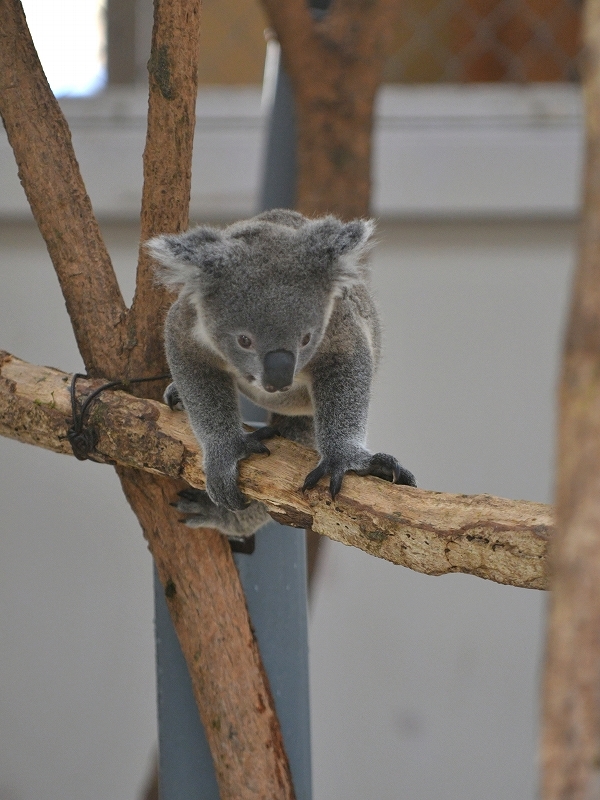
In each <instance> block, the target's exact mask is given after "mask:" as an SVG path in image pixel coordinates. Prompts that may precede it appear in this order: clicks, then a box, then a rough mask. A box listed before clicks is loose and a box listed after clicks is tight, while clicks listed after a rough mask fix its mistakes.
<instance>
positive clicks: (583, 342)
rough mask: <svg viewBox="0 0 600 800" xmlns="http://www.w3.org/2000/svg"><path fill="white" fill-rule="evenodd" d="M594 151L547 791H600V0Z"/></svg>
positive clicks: (548, 723)
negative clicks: (599, 489) (599, 633)
mask: <svg viewBox="0 0 600 800" xmlns="http://www.w3.org/2000/svg"><path fill="white" fill-rule="evenodd" d="M584 43H585V55H586V58H585V60H584V66H585V69H584V90H585V91H584V95H585V99H586V132H587V154H586V166H585V196H584V208H583V215H582V221H581V228H580V240H579V261H578V267H577V272H576V275H575V282H574V287H573V298H572V304H571V313H570V319H569V324H568V327H567V335H566V340H565V348H564V355H563V364H562V376H561V382H560V397H559V400H560V411H559V425H558V465H557V480H556V488H557V493H556V504H557V534H556V539H555V541H554V542H553V548H552V574H553V579H552V584H551V585H552V590H553V591H552V594H551V600H550V609H549V617H548V632H547V636H548V639H547V657H546V665H545V672H544V681H543V709H542V711H543V714H542V742H541V744H542V747H541V756H542V758H541V763H542V791H541V797H542V798H543V800H562V798H566V797H568V798H569V800H588V799H589V798H598V797H600V783H599V781H600V777H599V776H600V771H599V770H600V697H599V689H600V638H599V636H598V632H599V631H600V493H599V492H598V487H599V485H600V2H599V0H587V2H586V5H585V14H584Z"/></svg>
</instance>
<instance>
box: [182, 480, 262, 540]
mask: <svg viewBox="0 0 600 800" xmlns="http://www.w3.org/2000/svg"><path fill="white" fill-rule="evenodd" d="M173 505H174V506H175V508H176V509H177V510H178V511H181V513H182V514H187V515H188V516H186V518H185V519H184V520H182V521H183V522H185V524H186V525H188V526H189V527H190V528H216V529H217V530H218V531H221V533H224V534H225V535H226V536H228V537H229V538H230V539H244V538H246V537H248V536H252V534H253V533H255V532H256V531H257V530H258V529H259V528H262V526H263V525H264V524H265V523H266V522H270V521H271V517H270V516H269V514H268V512H267V509H266V508H265V506H264V505H263V504H262V503H258V502H257V501H256V500H254V501H252V502H251V503H250V505H248V506H246V508H244V509H242V510H241V511H229V509H227V508H224V507H223V506H217V505H216V504H215V503H213V501H212V500H211V499H210V497H209V496H208V493H207V492H205V491H203V490H202V489H191V488H190V489H184V490H183V491H181V492H179V500H178V501H177V502H176V503H173Z"/></svg>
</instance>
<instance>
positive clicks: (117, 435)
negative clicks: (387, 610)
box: [0, 354, 553, 589]
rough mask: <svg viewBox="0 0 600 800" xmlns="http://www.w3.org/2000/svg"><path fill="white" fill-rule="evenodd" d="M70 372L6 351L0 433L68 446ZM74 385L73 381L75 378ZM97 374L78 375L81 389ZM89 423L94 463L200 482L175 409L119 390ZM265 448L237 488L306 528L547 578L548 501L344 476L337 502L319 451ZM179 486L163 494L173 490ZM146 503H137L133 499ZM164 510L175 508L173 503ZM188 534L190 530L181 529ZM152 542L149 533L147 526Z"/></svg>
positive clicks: (537, 582) (510, 574)
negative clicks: (313, 484) (315, 481)
mask: <svg viewBox="0 0 600 800" xmlns="http://www.w3.org/2000/svg"><path fill="white" fill-rule="evenodd" d="M69 382H70V376H69V375H66V374H65V373H63V372H60V371H58V370H54V369H50V368H49V367H34V366H32V365H30V364H26V363H25V362H23V361H20V360H19V359H17V358H15V357H14V356H10V355H9V354H4V357H3V364H2V366H1V367H0V434H2V435H4V436H10V437H12V438H15V439H19V440H21V441H24V442H29V443H31V444H36V445H38V446H41V447H46V448H48V449H50V450H55V451H57V452H61V453H69V452H70V446H69V444H68V442H67V441H66V440H65V438H64V436H65V433H66V430H67V428H68V426H69V425H70V414H71V409H70V400H69V391H68V385H69ZM78 385H79V384H78ZM97 385H98V382H88V383H86V382H85V381H81V384H80V390H79V391H81V392H83V394H84V395H85V394H86V393H89V391H90V390H91V388H92V387H95V386H97ZM90 422H91V423H92V424H93V425H94V426H95V428H96V429H97V432H98V433H99V441H98V445H97V447H96V455H95V456H94V457H95V458H97V459H98V460H100V461H105V462H107V463H115V462H116V463H118V464H121V465H123V466H126V467H135V468H137V469H142V470H145V471H148V472H151V473H155V474H159V475H164V476H168V477H171V478H182V479H184V480H185V481H186V482H187V483H188V484H190V485H192V486H196V487H198V488H204V486H205V480H204V473H203V471H202V468H201V456H200V453H199V449H198V443H197V441H196V439H195V437H194V435H193V433H192V431H191V429H190V427H189V425H188V422H187V419H186V417H185V414H183V412H173V411H170V410H169V409H168V408H167V406H165V405H164V404H162V403H158V402H156V401H153V400H143V399H139V398H133V397H131V396H130V395H127V394H125V393H124V392H112V391H111V392H105V393H104V394H102V395H101V396H100V397H99V398H98V400H97V401H95V405H94V407H93V410H92V413H91V416H90ZM269 447H270V449H271V455H270V456H268V457H264V456H254V457H252V458H250V459H248V460H246V461H244V462H242V464H241V469H240V486H241V488H242V490H243V491H244V493H245V494H246V495H247V496H248V497H251V498H253V499H256V500H261V501H262V502H264V503H265V504H266V505H267V507H268V509H269V511H270V513H271V514H272V515H273V516H274V517H275V518H276V519H278V520H280V521H281V522H284V523H286V524H290V525H295V526H296V527H302V528H312V529H313V530H315V531H317V532H318V533H321V534H324V535H325V536H328V537H329V538H331V539H334V540H335V541H338V542H342V543H344V544H348V545H352V546H354V547H358V548H360V549H361V550H364V551H365V552H367V553H370V554H372V555H375V556H378V557H380V558H384V559H387V560H388V561H392V562H393V563H395V564H401V565H403V566H406V567H410V568H411V569H414V570H417V571H419V572H425V573H428V574H430V575H441V574H444V573H449V572H466V573H470V574H472V575H478V576H479V577H482V578H487V579H489V580H493V581H496V582H498V583H506V584H511V585H513V586H521V587H527V588H532V589H544V588H547V585H548V575H547V559H546V551H547V546H548V541H549V537H550V535H551V532H552V527H553V517H552V510H551V509H550V508H549V507H548V506H545V505H543V504H541V503H532V502H527V501H523V500H519V501H515V500H505V499H502V498H498V497H490V496H489V495H474V496H467V495H450V494H442V493H438V492H426V491H422V490H419V489H411V488H408V487H403V486H392V485H391V484H389V483H387V482H386V481H382V480H379V479H377V478H360V477H358V476H356V475H348V476H346V478H345V480H344V485H343V488H342V491H341V492H340V494H339V495H338V497H337V498H336V500H335V501H332V500H331V498H330V497H329V493H328V490H327V488H326V487H325V486H321V485H319V486H318V487H317V488H316V489H314V490H312V491H311V492H308V493H306V494H302V492H301V491H300V489H299V487H300V486H301V485H302V483H303V480H304V477H305V476H306V474H307V473H308V472H309V471H310V469H312V468H313V467H314V465H315V461H316V458H317V456H316V453H314V452H313V451H311V450H308V449H306V448H304V447H301V446H300V445H297V444H295V443H293V442H289V441H286V440H285V439H280V438H277V439H274V440H272V442H270V443H269ZM175 491H176V489H175V487H173V488H172V496H171V499H175ZM141 508H142V509H143V506H142V507H141ZM169 515H170V519H171V520H175V519H177V517H178V515H177V514H176V513H175V512H174V511H173V510H172V509H170V510H169ZM188 535H189V536H193V534H191V533H189V532H188ZM147 536H148V538H149V540H150V542H151V536H149V534H148V532H147Z"/></svg>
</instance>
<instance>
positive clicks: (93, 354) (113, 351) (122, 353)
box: [0, 0, 293, 800]
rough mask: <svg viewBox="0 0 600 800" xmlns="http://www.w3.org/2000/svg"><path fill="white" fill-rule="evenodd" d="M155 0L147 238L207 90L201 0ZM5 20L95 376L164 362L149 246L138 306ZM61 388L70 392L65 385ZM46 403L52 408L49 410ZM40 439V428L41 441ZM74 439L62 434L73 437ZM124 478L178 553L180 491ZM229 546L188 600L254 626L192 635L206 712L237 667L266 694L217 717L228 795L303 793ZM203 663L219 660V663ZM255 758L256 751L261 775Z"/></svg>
mask: <svg viewBox="0 0 600 800" xmlns="http://www.w3.org/2000/svg"><path fill="white" fill-rule="evenodd" d="M154 7H155V23H154V30H153V43H152V55H151V58H150V63H149V66H150V103H149V122H148V138H147V145H146V150H145V153H144V192H143V199H142V239H144V238H147V237H148V236H151V235H153V234H155V233H163V232H169V231H177V230H181V229H183V228H185V227H186V226H187V221H188V203H189V193H190V174H191V157H192V140H193V131H194V124H195V98H196V91H197V86H196V83H197V80H196V79H197V63H198V57H197V56H198V41H199V13H200V0H155V3H154ZM0 19H2V25H1V26H0V112H1V113H2V116H3V119H4V123H5V126H6V129H7V131H8V135H9V140H10V142H11V145H12V146H13V149H14V152H15V156H16V159H17V163H18V167H19V175H20V177H21V181H22V183H23V186H24V188H25V191H26V193H27V196H28V199H29V202H30V205H31V207H32V211H33V214H34V216H35V218H36V221H37V223H38V225H39V227H40V230H41V232H42V234H43V236H44V238H45V240H46V244H47V246H48V249H49V252H50V255H51V257H52V260H53V263H54V266H55V269H56V272H57V274H58V277H59V280H60V284H61V288H62V291H63V295H64V297H65V300H66V304H67V309H68V311H69V315H70V317H71V320H72V323H73V327H74V330H75V334H76V338H77V342H78V345H79V349H80V352H81V354H82V357H83V360H84V363H85V365H86V368H87V370H88V372H89V373H90V374H92V375H104V376H106V377H111V378H115V379H122V378H124V377H128V376H130V377H137V376H142V375H156V374H159V373H162V372H165V371H166V370H165V363H164V355H163V345H162V325H161V317H162V315H163V313H164V309H165V307H166V305H167V304H168V299H167V296H166V294H165V293H164V291H162V290H160V291H159V290H158V289H156V288H154V287H153V286H152V275H151V268H150V263H149V261H148V259H147V258H146V256H145V254H144V253H143V252H142V253H141V255H140V263H139V267H138V277H137V286H136V296H135V299H134V303H133V306H132V309H131V311H129V312H127V310H126V308H125V305H124V303H123V299H122V297H121V294H120V291H119V288H118V284H117V281H116V278H115V275H114V272H113V269H112V265H111V263H110V259H109V257H108V254H107V252H106V248H105V247H104V244H103V242H102V238H101V236H100V233H99V229H98V225H97V222H96V219H95V217H94V215H93V211H92V208H91V204H90V201H89V198H88V196H87V194H86V192H85V187H84V185H83V182H82V180H81V175H80V173H79V169H78V166H77V161H76V159H75V156H74V153H73V148H72V145H71V138H70V132H69V129H68V126H67V124H66V121H65V120H64V117H63V116H62V113H61V112H60V109H59V107H58V104H57V103H56V100H55V98H54V96H53V95H52V92H51V91H50V88H49V86H48V83H47V81H46V79H45V76H44V74H43V71H42V68H41V66H40V63H39V60H38V58H37V54H36V52H35V48H34V46H33V42H32V40H31V36H30V35H29V31H28V29H27V25H26V22H25V17H24V14H23V10H22V8H21V4H20V2H19V0H0ZM62 388H63V389H64V384H63V387H62ZM146 390H147V392H154V393H156V392H159V391H160V388H159V387H157V386H156V385H154V387H153V386H152V384H150V385H146ZM55 394H56V397H57V398H58V396H59V394H60V392H58V391H57V392H56V393H55ZM13 399H14V398H13ZM63 399H64V397H63ZM44 402H47V403H48V405H47V406H44V405H43V403H44ZM57 407H58V406H57V405H56V404H55V403H54V400H53V399H52V396H49V398H47V399H46V400H45V401H40V403H38V406H37V408H38V410H39V411H42V410H44V409H45V410H46V411H48V412H51V413H52V412H55V411H56V409H57ZM95 413H97V412H95ZM42 417H43V414H42V415H41V416H39V417H38V419H39V420H40V421H41V419H42ZM63 422H64V420H63ZM63 427H64V425H63ZM36 437H37V434H35V435H34V439H35V438H36ZM40 443H41V439H40ZM64 444H65V441H64V440H62V441H61V442H60V446H61V447H62V446H64ZM138 466H141V465H138ZM120 477H121V480H122V484H123V488H124V490H125V492H126V494H127V496H128V497H129V498H130V500H131V502H132V505H133V506H134V507H135V509H136V510H137V511H139V513H140V518H141V521H142V524H143V525H151V524H152V525H155V524H157V522H158V521H159V520H160V521H161V522H162V523H163V524H164V527H163V528H162V529H161V531H160V534H159V537H160V539H161V541H162V542H163V545H164V549H165V551H166V550H169V549H170V548H172V550H173V554H175V553H176V552H178V551H177V547H178V542H177V539H176V538H175V537H174V535H173V532H172V531H173V528H172V525H171V524H170V523H169V522H168V520H169V514H170V513H172V510H171V509H170V507H168V504H166V500H165V496H166V494H168V493H169V489H168V487H167V485H166V483H165V480H164V479H161V478H159V477H157V476H156V475H149V474H145V475H143V476H135V474H134V473H133V471H132V470H125V471H123V470H121V471H120ZM140 487H143V492H142V490H141V489H140ZM175 491H176V483H174V482H172V483H171V486H170V496H171V497H172V496H174V494H175ZM143 493H145V494H146V496H152V497H154V498H155V500H156V502H157V503H159V502H161V503H162V504H163V505H162V506H161V507H157V508H155V509H154V510H153V511H154V514H155V516H154V518H153V520H149V518H148V516H147V514H146V513H145V512H144V513H142V510H143V509H142V499H141V498H142V495H143ZM153 531H154V528H152V530H149V529H148V528H145V532H146V534H147V536H148V538H149V539H151V538H152V536H153ZM155 538H156V537H155ZM222 546H223V545H222V542H221V540H220V538H219V539H218V538H216V537H215V536H214V535H213V536H212V537H211V536H209V535H207V537H205V539H204V547H203V549H202V550H199V551H197V552H196V555H197V556H198V557H201V558H203V559H204V560H205V561H206V563H207V565H208V564H209V562H211V560H215V561H218V560H219V559H220V561H219V563H220V572H218V573H217V572H216V571H215V570H214V569H213V570H211V569H210V568H208V566H207V568H206V569H204V564H203V563H198V564H197V565H196V571H195V572H194V574H193V575H192V574H191V573H190V574H189V575H188V573H185V574H186V575H188V577H189V580H190V581H191V582H192V583H191V585H190V586H189V587H188V591H189V598H190V602H192V598H198V597H201V596H202V595H203V593H208V595H211V594H215V595H219V593H220V592H221V593H223V592H228V593H229V599H228V602H225V601H223V604H222V606H223V608H225V607H228V608H229V609H230V613H231V614H232V618H234V619H236V620H237V623H236V624H237V625H238V627H237V628H236V631H238V630H239V631H241V632H242V633H241V634H240V636H238V635H237V634H236V635H233V636H231V637H224V638H222V639H221V640H220V641H219V645H220V646H219V647H216V646H214V642H213V643H212V644H211V643H210V642H208V641H207V642H204V639H203V637H204V629H203V628H202V627H201V628H200V629H199V630H198V631H197V639H196V640H195V642H193V641H192V639H191V637H189V636H188V637H186V638H184V640H183V641H182V649H183V652H184V655H185V657H186V661H187V663H188V667H189V670H190V673H191V674H192V677H193V680H194V682H195V683H196V684H199V683H202V682H203V681H207V680H209V678H210V676H207V675H206V673H202V672H201V671H200V662H199V661H198V658H197V651H198V641H199V640H200V641H202V642H203V644H202V645H201V649H202V648H204V647H206V650H207V652H209V653H210V654H211V657H212V658H213V659H214V660H213V661H212V662H211V663H210V667H209V669H210V672H211V673H212V672H214V673H215V675H218V676H221V678H220V679H219V680H218V681H217V682H216V683H213V688H215V687H217V685H218V688H219V689H220V691H222V692H223V693H224V694H223V695H222V696H220V697H218V698H217V695H216V693H215V692H216V688H215V691H212V692H207V693H206V694H205V695H203V697H204V699H205V701H206V702H207V704H208V703H214V704H215V707H214V708H211V707H210V706H207V707H205V708H203V709H201V710H200V711H201V714H202V715H203V716H204V717H205V718H208V719H216V718H217V717H219V716H220V714H221V709H222V707H223V706H227V707H228V708H230V709H231V708H234V707H235V704H236V702H237V699H238V691H237V687H236V686H235V684H234V682H233V680H232V679H231V677H230V676H229V675H228V671H229V669H230V666H231V664H237V663H238V660H239V663H243V664H245V665H246V667H247V668H248V669H249V670H251V671H252V674H251V675H247V676H246V677H245V684H244V686H245V687H246V688H248V686H249V685H250V684H251V685H252V686H253V687H255V688H256V692H255V693H254V694H252V693H250V694H249V695H248V696H247V698H246V703H247V705H245V706H242V707H241V708H242V710H241V712H240V713H242V714H243V719H244V722H243V724H244V725H250V722H249V720H250V718H251V717H252V716H254V718H255V719H254V723H255V727H254V728H249V734H246V733H244V732H239V731H238V735H237V737H236V736H233V737H232V736H230V733H231V730H230V728H229V727H228V726H227V725H222V726H221V727H219V726H215V727H214V728H213V729H212V730H211V731H210V732H209V733H210V735H209V742H210V745H211V752H212V755H213V759H214V761H215V769H216V773H217V777H218V780H219V782H220V786H219V789H220V794H221V798H222V800H234V798H235V800H246V798H247V800H258V799H259V798H261V800H262V798H265V800H267V798H269V800H270V798H273V797H282V798H286V797H292V796H293V788H292V786H291V781H290V773H289V767H288V763H287V759H286V756H285V753H284V752H283V748H282V747H281V746H280V743H281V737H280V734H279V732H278V730H279V729H278V722H277V719H276V717H275V716H274V712H272V706H269V703H268V697H269V689H268V683H267V681H266V677H265V674H264V670H262V667H261V666H260V662H259V659H258V655H257V653H255V654H254V656H255V657H254V656H253V659H249V658H248V657H246V656H244V652H243V651H248V648H249V645H248V636H249V634H248V631H250V622H249V619H248V614H247V610H246V608H245V604H244V601H243V594H242V590H241V588H240V585H239V576H238V574H237V571H236V569H235V565H234V564H233V561H232V560H231V559H229V560H228V561H227V560H223V559H222V558H221V556H220V555H219V553H220V551H221V550H222ZM164 558H166V556H164ZM173 558H174V561H173V562H172V566H173V570H172V574H171V579H172V580H173V581H175V580H176V578H175V577H173V576H175V575H177V572H176V568H177V567H178V566H179V567H181V569H182V570H184V568H185V565H184V564H183V563H178V562H177V558H176V557H175V555H173ZM163 574H164V570H163ZM210 581H217V582H218V583H217V584H213V583H210ZM176 585H177V584H176ZM192 613H193V612H192V610H191V608H190V609H188V611H187V612H186V615H184V616H185V618H186V619H188V618H190V616H189V615H191V614H192ZM242 619H245V623H244V625H245V627H244V626H243V625H242V623H241V622H240V620H242ZM186 624H187V623H186ZM240 626H242V627H240ZM242 629H243V630H242ZM244 631H245V632H244ZM244 637H245V638H244ZM202 663H203V664H204V668H205V669H206V668H207V667H206V662H202ZM197 696H199V695H198V694H197ZM265 721H267V722H268V725H269V726H270V734H269V737H270V738H269V737H265V735H262V734H261V735H262V738H259V742H260V743H261V744H266V745H267V746H265V747H263V748H262V750H261V749H260V748H257V747H253V748H252V750H251V751H248V752H245V751H244V747H245V746H246V745H247V744H248V742H249V737H251V734H252V731H255V730H256V725H258V727H259V728H260V726H261V725H263V726H264V724H265ZM236 730H237V728H236ZM259 751H260V752H259ZM249 760H251V761H252V768H251V770H250V771H248V761H249ZM249 776H250V777H251V780H252V784H251V785H250V784H249V783H248V780H249ZM236 781H239V785H238V784H236ZM273 787H278V788H277V791H273Z"/></svg>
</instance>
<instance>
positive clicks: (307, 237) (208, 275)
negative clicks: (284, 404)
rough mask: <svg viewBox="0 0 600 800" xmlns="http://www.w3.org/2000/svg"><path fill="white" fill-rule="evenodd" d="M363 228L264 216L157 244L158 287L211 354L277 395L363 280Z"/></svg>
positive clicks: (290, 215) (367, 232)
mask: <svg viewBox="0 0 600 800" xmlns="http://www.w3.org/2000/svg"><path fill="white" fill-rule="evenodd" d="M373 228H374V225H373V223H372V222H371V221H363V220H354V221H352V222H347V223H344V222H341V221H340V220H338V219H335V217H324V218H322V219H316V220H309V219H307V218H306V217H303V216H302V215H301V214H298V213H297V212H293V211H285V210H276V211H270V212H266V213H265V214H261V215H259V216H258V217H254V218H253V219H250V220H247V221H244V222H238V223H235V224H234V225H230V226H229V227H227V228H225V229H223V230H219V229H216V228H208V227H198V228H194V229H192V230H189V231H187V232H186V233H183V234H177V235H164V236H157V237H155V238H154V239H151V240H150V241H149V242H148V243H147V247H148V249H149V251H150V252H151V254H152V255H153V257H154V258H155V259H156V261H158V262H159V264H160V268H159V280H160V281H161V282H162V283H164V284H166V285H168V286H182V287H183V288H182V292H183V293H185V294H187V295H188V296H189V297H190V299H191V300H192V301H193V302H194V303H195V304H196V306H197V308H198V309H199V312H200V314H201V316H202V324H203V328H204V330H205V332H206V335H207V336H208V337H209V339H210V342H211V344H212V345H213V346H214V347H215V348H216V349H217V350H218V351H219V352H220V353H221V354H222V355H223V356H224V357H225V358H226V360H227V361H228V362H229V364H231V365H233V367H234V368H235V369H236V371H237V372H238V373H239V374H240V375H241V376H243V377H245V378H246V379H247V380H249V381H256V382H257V383H258V384H260V385H262V386H263V388H265V389H266V390H267V391H285V390H286V389H288V388H289V386H290V385H291V383H292V381H293V378H294V375H295V374H296V373H297V372H298V371H299V370H301V369H302V368H303V367H304V366H305V365H306V364H307V363H308V362H309V361H310V360H311V358H312V357H313V355H314V353H315V351H316V350H317V348H318V347H319V345H320V343H321V341H322V339H323V336H324V334H325V331H326V329H327V325H328V322H329V318H330V315H331V311H332V309H333V304H334V302H335V299H336V298H337V297H339V296H340V295H341V294H342V293H343V291H344V290H345V289H347V288H350V287H351V286H353V285H355V284H356V283H360V282H362V281H363V280H364V264H363V259H362V257H363V255H364V253H365V251H366V249H367V247H368V240H369V238H370V236H371V234H372V232H373Z"/></svg>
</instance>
